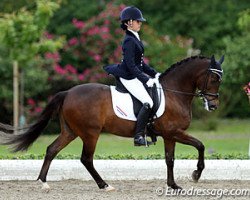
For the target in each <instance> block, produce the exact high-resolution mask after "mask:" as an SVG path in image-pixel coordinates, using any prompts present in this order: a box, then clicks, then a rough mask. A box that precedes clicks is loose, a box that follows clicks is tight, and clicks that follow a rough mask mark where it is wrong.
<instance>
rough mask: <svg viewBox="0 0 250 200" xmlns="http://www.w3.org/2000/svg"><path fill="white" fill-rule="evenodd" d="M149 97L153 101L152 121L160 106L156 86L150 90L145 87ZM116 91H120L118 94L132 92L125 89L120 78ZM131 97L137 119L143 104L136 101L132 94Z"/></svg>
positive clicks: (117, 81) (117, 79)
mask: <svg viewBox="0 0 250 200" xmlns="http://www.w3.org/2000/svg"><path fill="white" fill-rule="evenodd" d="M145 88H146V90H147V92H148V94H149V96H150V97H151V99H152V100H153V103H154V105H153V108H152V111H151V113H150V117H149V118H150V119H153V117H154V115H155V114H156V112H157V110H158V108H159V105H160V102H159V101H160V100H159V95H158V91H157V87H156V85H154V86H153V87H151V88H149V87H145ZM115 89H116V90H117V91H118V92H121V93H129V94H130V92H129V91H128V90H127V89H126V88H125V86H124V85H123V84H122V82H121V81H120V79H119V78H116V87H115ZM130 95H131V98H132V101H133V109H134V114H135V116H136V117H137V116H138V113H139V111H140V110H141V108H142V106H143V105H142V103H141V102H140V101H139V100H138V99H136V98H135V97H134V96H133V95H132V94H130Z"/></svg>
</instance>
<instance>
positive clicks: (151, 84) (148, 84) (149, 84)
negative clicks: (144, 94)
mask: <svg viewBox="0 0 250 200" xmlns="http://www.w3.org/2000/svg"><path fill="white" fill-rule="evenodd" d="M155 83H156V82H155V79H153V78H150V79H149V80H148V81H147V83H146V84H147V86H148V87H153V85H154V84H155Z"/></svg>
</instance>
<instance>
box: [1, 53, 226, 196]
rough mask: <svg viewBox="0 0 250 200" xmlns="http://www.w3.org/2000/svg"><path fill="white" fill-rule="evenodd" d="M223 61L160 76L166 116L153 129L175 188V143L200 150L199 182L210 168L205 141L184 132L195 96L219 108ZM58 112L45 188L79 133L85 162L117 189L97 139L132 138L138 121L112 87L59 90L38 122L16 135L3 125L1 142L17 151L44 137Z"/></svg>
mask: <svg viewBox="0 0 250 200" xmlns="http://www.w3.org/2000/svg"><path fill="white" fill-rule="evenodd" d="M223 60H224V56H222V57H221V59H220V61H216V60H215V58H214V56H212V57H211V58H206V57H202V56H195V57H190V58H186V59H184V60H182V61H180V62H177V63H175V64H174V65H172V66H171V67H170V68H169V69H167V70H166V71H165V72H164V73H162V74H161V75H160V77H159V81H160V83H161V85H162V88H163V90H164V95H165V99H166V105H165V112H164V113H163V115H162V116H161V117H159V118H157V119H155V122H154V128H155V131H157V133H159V136H161V137H162V138H163V140H164V147H165V161H166V164H167V184H168V186H169V187H171V188H173V189H181V187H180V186H178V185H177V184H176V183H175V180H174V175H173V168H174V152H175V144H176V142H179V143H182V144H186V145H191V146H193V147H195V148H196V149H197V150H198V155H199V156H198V164H197V169H196V170H194V172H193V174H192V178H193V180H194V181H198V180H199V178H200V176H201V173H202V171H203V169H204V167H205V165H204V150H205V147H204V145H203V144H202V142H201V141H199V140H198V139H196V138H194V137H192V136H190V135H188V134H187V133H186V132H185V130H186V129H187V128H188V127H189V124H190V122H191V117H192V112H191V105H192V100H193V98H194V97H195V96H199V97H201V98H203V100H204V103H205V108H206V109H207V110H208V111H212V110H215V109H216V108H217V107H218V104H219V100H218V98H219V94H218V90H219V86H220V83H221V79H222V74H223V70H222V68H221V64H222V62H223ZM54 114H59V119H60V126H61V132H60V134H59V136H58V137H57V138H56V140H55V141H54V142H53V143H52V144H50V145H49V146H48V147H47V151H46V155H45V158H44V163H43V165H42V168H41V171H40V174H39V176H38V180H40V181H41V182H42V183H43V187H44V188H45V189H49V186H48V184H47V183H46V177H47V173H48V170H49V167H50V164H51V162H52V160H53V159H54V158H55V156H56V155H57V154H58V152H59V151H61V150H62V149H63V148H64V147H66V146H67V145H68V144H69V143H70V142H71V141H73V140H74V139H75V138H77V137H80V138H81V139H82V141H83V149H82V155H81V162H82V164H83V165H84V166H85V167H86V169H87V170H88V172H89V173H90V174H91V176H92V177H93V179H94V180H95V182H96V183H97V185H98V187H99V188H100V189H104V190H106V191H109V190H114V188H113V187H112V186H110V185H108V184H107V183H106V182H105V181H104V180H103V179H102V178H101V176H100V175H99V174H98V172H97V171H96V170H95V167H94V165H93V155H94V152H95V148H96V143H97V140H98V138H99V135H100V133H101V132H108V133H112V134H115V135H118V136H122V137H133V136H134V130H135V122H134V121H129V120H124V119H121V118H118V117H117V116H116V115H115V113H114V111H113V108H112V100H111V93H110V87H109V86H107V85H103V84H97V83H88V84H83V85H78V86H75V87H73V88H71V89H69V90H67V91H62V92H59V93H57V94H56V95H55V96H54V97H53V98H52V100H51V101H50V102H49V103H48V105H47V106H46V107H45V109H44V110H43V112H42V113H41V115H40V117H39V118H38V120H37V121H36V122H35V123H34V124H33V125H31V126H30V127H28V129H26V130H24V131H23V133H22V134H11V132H13V131H14V128H13V127H11V126H10V125H7V124H0V130H1V139H0V143H1V144H5V145H14V146H13V150H14V151H15V152H17V151H24V150H27V149H28V148H29V146H30V145H31V144H32V143H33V142H34V141H35V140H36V139H37V138H38V137H39V136H40V134H41V133H42V131H43V130H44V129H45V127H46V126H47V124H48V123H49V120H50V119H51V117H52V116H53V115H54ZM19 131H20V130H19Z"/></svg>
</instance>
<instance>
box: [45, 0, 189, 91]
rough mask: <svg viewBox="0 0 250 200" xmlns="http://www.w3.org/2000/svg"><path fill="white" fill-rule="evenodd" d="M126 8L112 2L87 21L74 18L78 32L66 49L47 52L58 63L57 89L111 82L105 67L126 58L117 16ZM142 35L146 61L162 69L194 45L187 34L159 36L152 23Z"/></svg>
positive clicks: (54, 78)
mask: <svg viewBox="0 0 250 200" xmlns="http://www.w3.org/2000/svg"><path fill="white" fill-rule="evenodd" d="M124 7H125V5H115V4H112V3H109V4H107V6H106V8H105V9H104V10H103V11H102V12H100V13H99V14H98V15H97V16H94V17H92V18H90V19H88V20H87V21H82V20H79V19H76V18H73V19H72V24H73V26H74V28H75V31H74V33H75V35H74V36H73V37H72V38H69V39H68V41H67V44H66V45H65V46H64V48H63V51H60V52H59V53H54V54H51V53H50V54H46V58H48V59H51V60H53V62H54V73H53V72H52V75H51V76H50V81H52V82H53V85H56V86H58V87H59V88H54V89H55V91H58V90H63V89H67V88H69V87H71V86H74V85H76V84H79V83H83V82H104V81H107V80H106V79H107V74H106V73H105V72H104V71H103V69H102V67H103V66H104V65H107V64H112V63H119V62H120V60H121V59H122V55H121V54H122V52H121V42H122V38H123V37H124V33H123V31H122V29H120V27H119V22H118V20H117V16H119V13H120V11H121V10H122V9H123V8H124ZM142 35H143V36H142V38H144V40H143V42H144V44H145V49H146V50H145V52H146V62H149V61H150V63H152V64H153V65H154V66H155V68H156V69H157V70H159V71H164V70H165V69H166V68H167V67H166V64H169V65H170V64H171V62H174V61H177V60H176V59H178V58H183V57H185V56H186V54H187V50H188V48H191V47H192V40H190V39H185V38H183V37H177V38H176V39H175V38H174V39H172V40H171V39H170V38H169V37H168V36H159V35H158V34H157V33H156V32H155V30H153V29H152V28H150V26H145V27H144V28H143V31H142ZM149 44H150V45H149ZM65 83H66V84H67V85H65Z"/></svg>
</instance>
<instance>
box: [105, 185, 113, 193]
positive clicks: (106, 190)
mask: <svg viewBox="0 0 250 200" xmlns="http://www.w3.org/2000/svg"><path fill="white" fill-rule="evenodd" d="M104 191H105V192H111V191H115V188H114V187H112V186H111V185H108V186H107V187H105V188H104Z"/></svg>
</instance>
